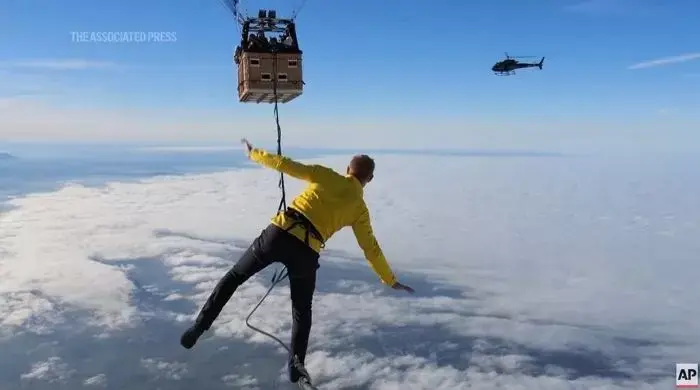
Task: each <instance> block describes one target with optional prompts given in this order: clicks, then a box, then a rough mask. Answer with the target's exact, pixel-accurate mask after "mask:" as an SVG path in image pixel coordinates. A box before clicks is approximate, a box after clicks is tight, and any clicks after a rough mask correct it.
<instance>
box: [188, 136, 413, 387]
mask: <svg viewBox="0 0 700 390" xmlns="http://www.w3.org/2000/svg"><path fill="white" fill-rule="evenodd" d="M242 143H243V145H244V146H245V151H246V154H247V155H248V157H249V158H250V159H251V160H253V161H255V162H257V163H259V164H261V165H263V166H265V167H268V168H272V169H275V170H277V171H280V172H282V173H285V174H287V175H289V176H292V177H295V178H297V179H301V180H304V181H306V182H308V183H309V184H308V185H307V187H306V188H305V189H304V191H303V192H302V193H301V194H300V195H298V196H297V197H296V198H295V199H294V200H293V201H292V204H291V205H290V206H289V207H288V208H287V210H286V211H285V212H281V213H278V214H277V215H276V216H274V217H273V218H272V223H271V224H270V225H269V226H267V228H265V229H264V230H263V231H262V233H261V234H260V235H259V236H258V237H257V238H256V239H255V240H254V241H253V243H252V244H251V245H250V247H249V248H248V249H247V250H246V252H245V253H243V255H242V256H241V258H240V259H239V260H238V262H237V263H236V264H235V265H234V266H233V268H231V270H229V271H228V272H227V273H226V275H224V277H223V278H222V279H221V280H220V281H219V283H218V284H217V286H216V287H215V288H214V291H213V292H212V293H211V295H210V296H209V299H208V300H207V302H206V303H205V304H204V306H203V307H202V310H201V311H200V313H199V316H198V317H197V319H196V320H195V323H194V325H192V326H191V327H190V328H189V329H187V330H186V331H185V333H184V334H183V335H182V337H181V339H180V344H182V346H183V347H185V348H187V349H189V348H192V347H193V346H194V344H195V343H196V342H197V339H198V338H199V337H200V336H201V335H202V334H203V333H204V332H205V331H206V330H208V329H209V328H210V327H211V325H212V323H213V322H214V320H215V319H216V317H217V316H218V315H219V313H220V312H221V310H222V309H223V307H224V305H226V303H227V302H228V300H229V299H230V298H231V295H232V294H233V292H234V291H236V289H237V288H238V286H240V285H241V284H243V283H244V282H245V281H246V280H248V279H249V278H250V277H251V276H253V275H255V274H256V273H258V272H260V271H261V270H263V269H264V268H265V267H267V266H268V265H270V264H272V263H273V262H276V261H277V262H280V263H282V264H284V265H285V267H286V268H287V270H288V272H289V289H290V295H291V300H292V320H293V324H292V342H291V350H292V351H291V354H290V357H289V363H288V369H289V380H290V381H291V382H293V383H296V382H297V381H299V379H300V378H301V377H306V379H308V373H307V372H306V370H305V368H304V359H305V358H306V349H307V346H308V341H309V332H310V331H311V303H312V300H313V294H314V291H315V289H316V270H317V269H318V268H319V253H320V251H321V249H322V248H323V247H324V243H325V242H326V241H327V240H328V239H329V238H330V237H331V236H332V235H333V234H334V233H336V232H337V231H338V230H340V229H342V228H343V227H346V226H351V227H352V230H353V232H354V234H355V237H356V238H357V242H358V244H359V245H360V247H361V248H362V250H363V251H364V254H365V257H366V258H367V260H368V262H369V264H370V266H371V268H372V269H373V270H374V272H375V273H376V274H377V275H378V276H379V279H380V280H381V282H382V283H384V284H386V285H387V286H390V287H391V288H393V289H395V290H404V291H407V292H409V293H413V292H414V290H413V289H412V288H410V287H408V286H406V285H404V284H401V283H399V282H398V281H397V280H396V277H395V276H394V274H393V272H392V271H391V268H390V267H389V264H388V263H387V261H386V259H385V258H384V254H383V253H382V250H381V248H380V247H379V244H378V243H377V240H376V238H375V237H374V233H373V232H372V225H371V222H370V215H369V211H368V209H367V205H366V204H365V201H364V198H363V192H364V187H365V185H367V183H369V182H370V181H372V179H373V178H374V160H372V159H371V158H370V157H369V156H367V155H357V156H355V157H353V158H352V160H351V161H350V164H349V165H348V167H347V171H346V175H341V174H339V173H336V172H335V171H334V170H332V169H331V168H327V167H325V166H322V165H305V164H302V163H299V162H297V161H294V160H292V159H290V158H287V157H284V156H281V155H273V154H269V153H268V152H266V151H265V150H262V149H257V148H254V147H253V146H252V145H251V144H250V143H249V142H248V141H247V140H245V139H243V140H242Z"/></svg>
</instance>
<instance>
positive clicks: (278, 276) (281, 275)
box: [245, 51, 292, 355]
mask: <svg viewBox="0 0 700 390" xmlns="http://www.w3.org/2000/svg"><path fill="white" fill-rule="evenodd" d="M272 61H273V65H272V74H273V76H272V95H273V98H274V99H275V101H274V103H275V109H274V114H275V124H276V125H277V155H278V156H281V155H282V127H281V126H280V116H279V107H278V104H277V100H278V95H277V52H274V51H273V52H272ZM278 186H279V188H280V190H281V191H282V199H280V204H279V206H278V207H277V212H278V213H280V212H284V211H286V210H287V200H286V191H285V188H284V173H282V172H280V180H279V183H278ZM282 268H283V270H282V271H275V273H274V275H273V276H272V285H271V286H270V288H268V289H267V292H266V293H265V295H263V297H262V298H260V301H258V304H257V305H255V307H254V308H253V310H251V311H250V313H249V314H248V317H246V319H245V324H246V325H247V326H248V327H249V328H250V329H253V330H254V331H256V332H258V333H260V334H263V335H265V336H267V337H269V338H271V339H273V340H275V341H277V342H278V343H279V344H280V345H281V346H282V347H283V348H284V349H286V350H287V352H289V354H290V355H291V354H292V350H291V349H290V348H289V347H288V346H287V344H285V343H284V342H283V341H282V340H280V339H279V338H277V337H276V336H275V335H273V334H270V333H268V332H266V331H264V330H262V329H259V328H256V327H255V326H253V325H251V324H250V318H251V317H252V316H253V314H254V313H255V311H256V310H257V309H258V307H260V305H262V303H263V302H264V301H265V299H266V298H267V296H268V295H270V293H271V292H272V289H274V288H275V286H276V285H278V284H279V283H280V282H281V281H283V280H284V279H285V278H286V277H287V276H288V274H289V273H288V272H287V267H284V266H283V267H282Z"/></svg>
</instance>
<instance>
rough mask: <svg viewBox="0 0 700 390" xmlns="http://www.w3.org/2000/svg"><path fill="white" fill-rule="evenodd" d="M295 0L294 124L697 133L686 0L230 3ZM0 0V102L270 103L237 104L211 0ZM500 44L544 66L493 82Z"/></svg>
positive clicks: (158, 111)
mask: <svg viewBox="0 0 700 390" xmlns="http://www.w3.org/2000/svg"><path fill="white" fill-rule="evenodd" d="M302 3H303V8H302V9H301V12H300V14H299V17H298V19H297V21H298V34H299V39H300V44H301V46H302V49H303V50H304V52H305V57H304V60H305V62H304V65H305V68H304V71H305V81H306V83H307V84H306V90H305V94H304V95H303V96H302V97H301V98H300V99H297V100H296V101H294V102H292V103H289V104H287V105H285V106H284V109H283V114H284V115H287V118H289V120H290V121H292V122H293V121H302V122H303V121H306V122H304V123H307V122H308V123H310V122H314V123H315V124H316V125H317V126H322V125H323V123H328V122H329V121H333V120H335V121H336V122H344V123H346V124H347V123H348V122H352V123H353V126H356V127H358V126H360V127H361V126H365V127H371V128H373V129H376V128H377V127H379V126H384V125H386V126H388V127H391V126H394V127H397V128H401V129H404V130H405V129H406V127H410V124H416V126H417V127H418V126H419V125H417V124H418V123H420V124H424V123H429V122H431V121H434V122H437V123H440V125H439V126H438V127H439V128H440V129H442V131H445V132H452V133H457V132H459V131H460V129H461V128H462V127H463V126H464V125H460V123H470V124H472V125H473V124H476V123H478V124H479V126H481V127H482V128H484V127H488V128H489V129H501V128H513V126H519V129H520V130H523V129H525V127H527V128H528V129H529V128H531V127H538V128H548V127H551V128H561V127H562V126H569V125H571V124H576V123H579V124H581V126H582V127H593V126H595V127H600V126H603V127H605V126H608V127H616V128H619V127H621V126H628V127H634V126H638V125H640V124H643V125H644V126H646V127H654V126H656V127H655V128H657V129H658V128H662V127H664V126H669V123H670V124H672V125H671V126H672V127H673V128H674V129H676V128H683V129H690V128H692V127H693V126H695V127H697V126H698V122H699V121H698V119H699V118H700V114H699V113H700V92H699V91H700V55H696V53H700V45H698V43H697V37H698V36H700V25H698V24H697V15H698V14H700V2H698V1H696V0H674V1H672V2H669V1H652V0H588V1H586V0H584V1H581V0H530V1H516V0H512V1H501V2H493V1H486V0H475V1H447V0H436V1H432V2H417V1H416V2H406V1H397V0H384V1H369V0H359V1H334V2H327V1H319V0H307V1H306V2H305V3H304V1H303V0H243V5H244V6H245V7H246V8H247V9H248V10H249V11H250V12H252V11H254V10H255V9H257V8H266V7H269V8H277V9H278V10H279V12H280V13H281V14H284V13H286V12H289V11H291V10H292V9H294V8H296V7H298V6H299V5H300V4H302ZM0 4H2V8H3V9H4V10H5V12H3V13H2V15H0V53H1V54H0V62H2V66H1V67H0V81H2V83H0V98H4V99H5V100H7V99H16V98H18V97H22V98H23V99H25V100H26V99H27V96H29V95H31V96H34V97H36V98H37V99H39V98H41V101H42V104H44V105H49V106H50V107H51V109H52V114H56V113H57V112H60V111H61V110H62V109H65V110H72V111H70V112H71V113H72V115H78V114H79V113H80V112H82V111H83V110H96V111H95V112H99V113H104V112H105V111H110V112H119V113H123V112H130V113H131V114H129V115H130V118H131V119H132V122H134V121H136V122H138V121H139V120H142V121H145V122H149V123H153V122H154V121H158V120H161V119H162V118H165V117H169V116H170V117H172V116H177V115H181V116H188V117H191V118H195V117H197V115H200V116H202V117H206V116H209V117H213V116H217V117H220V118H224V117H225V115H229V117H233V118H239V119H241V120H243V118H244V119H245V120H246V121H249V122H250V123H262V122H261V121H263V120H267V119H270V118H271V107H269V106H255V105H247V104H240V103H238V102H237V100H236V99H237V98H236V91H235V85H236V81H235V78H234V68H233V64H232V60H231V58H232V52H233V50H234V48H235V46H236V45H237V43H238V42H237V41H238V39H239V35H238V30H237V29H236V25H235V23H234V22H233V19H232V17H231V15H230V13H229V12H228V10H227V9H226V8H224V6H223V5H222V4H221V3H220V2H219V1H218V0H203V1H197V2H191V1H172V0H171V1H165V0H149V1H141V0H125V1H118V2H117V1H115V2H95V1H90V0H65V1H61V2H56V1H49V0H31V1H24V0H22V1H19V0H0ZM76 31H87V32H94V31H143V32H174V33H175V34H176V38H177V39H176V41H175V42H171V43H128V44H127V43H122V44H116V43H110V44H105V43H76V42H73V41H72V39H71V32H76ZM506 51H507V52H508V53H509V54H510V55H513V56H517V55H528V56H546V57H547V59H546V60H545V66H544V70H542V71H539V70H537V69H527V70H524V71H521V72H519V73H518V74H517V75H516V76H512V77H497V76H494V75H492V74H491V72H490V67H491V65H492V64H493V63H494V62H496V61H498V60H499V59H501V58H502V57H503V55H504V52H506ZM683 55H685V56H686V57H678V56H683ZM696 57H697V58H696ZM669 58H670V60H669V61H666V62H665V63H664V62H663V61H662V62H658V63H654V62H652V63H651V64H650V65H649V66H645V67H641V68H638V69H630V67H633V66H634V65H635V64H639V63H644V62H648V61H655V60H659V59H669ZM683 58H685V59H686V60H685V61H682V59H683ZM695 58H696V59H695ZM693 59H695V60H693ZM30 65H31V66H30ZM79 65H82V66H79ZM76 68H79V69H76ZM135 111H136V112H138V113H139V114H133V112H135ZM190 112H197V113H198V114H197V115H194V114H193V115H189V114H188V115H186V114H185V113H190ZM208 113H211V114H208ZM214 113H215V114H214ZM95 115H96V116H99V115H101V114H95ZM123 116H124V115H123V114H120V117H123ZM144 117H148V119H143V118H144ZM263 118H264V119H263ZM301 118H304V119H301ZM270 120H271V119H270ZM132 122H130V123H132ZM246 123H248V122H246ZM331 123H335V122H331ZM523 123H526V124H528V126H529V127H528V126H525V127H523V125H522V124H523ZM72 126H74V125H72V124H71V125H66V126H64V127H63V128H61V129H60V131H68V132H70V131H69V129H66V128H67V127H72ZM328 126H331V125H328ZM7 127H11V124H9V125H8V124H4V125H3V128H5V129H6V128H7ZM2 131H6V130H2ZM60 131H58V130H54V131H52V132H51V134H52V135H51V136H53V137H55V136H56V134H57V132H58V133H60ZM201 131H206V130H201ZM406 131H408V132H411V131H412V132H418V131H420V129H408V130H406ZM411 134H413V133H411ZM411 134H408V135H407V133H405V132H399V133H397V134H396V135H401V136H409V137H410V136H411ZM414 135H415V134H414ZM441 135H445V134H441ZM686 135H688V136H689V133H688V134H686ZM47 136H49V135H47ZM521 136H522V134H521ZM528 136H529V137H532V136H535V137H536V136H537V135H536V134H535V135H533V134H529V135H528ZM7 137H8V138H17V137H18V135H17V134H14V133H11V134H9V135H8V136H7ZM174 137H176V136H174ZM20 138H21V137H20ZM35 138H36V137H35ZM103 138H104V137H103ZM176 138H177V137H176ZM209 138H212V139H215V138H217V137H216V136H215V135H213V134H212V135H211V137H209ZM502 138H503V139H507V138H508V137H507V136H506V135H505V134H503V137H502Z"/></svg>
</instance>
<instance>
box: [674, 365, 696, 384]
mask: <svg viewBox="0 0 700 390" xmlns="http://www.w3.org/2000/svg"><path fill="white" fill-rule="evenodd" d="M676 388H677V389H694V388H698V364H697V363H676Z"/></svg>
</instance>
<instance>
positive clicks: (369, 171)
mask: <svg viewBox="0 0 700 390" xmlns="http://www.w3.org/2000/svg"><path fill="white" fill-rule="evenodd" d="M347 173H348V175H351V176H354V177H355V178H356V179H357V180H359V181H360V183H361V184H362V186H363V187H364V186H365V185H367V183H369V182H371V181H372V179H373V178H374V160H372V158H371V157H369V156H368V155H366V154H358V155H356V156H354V157H353V158H352V160H350V165H348V169H347Z"/></svg>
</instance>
